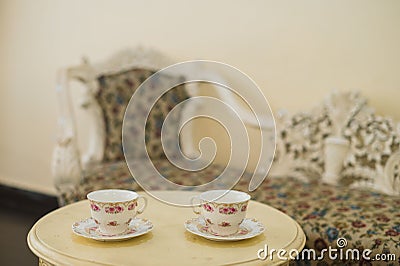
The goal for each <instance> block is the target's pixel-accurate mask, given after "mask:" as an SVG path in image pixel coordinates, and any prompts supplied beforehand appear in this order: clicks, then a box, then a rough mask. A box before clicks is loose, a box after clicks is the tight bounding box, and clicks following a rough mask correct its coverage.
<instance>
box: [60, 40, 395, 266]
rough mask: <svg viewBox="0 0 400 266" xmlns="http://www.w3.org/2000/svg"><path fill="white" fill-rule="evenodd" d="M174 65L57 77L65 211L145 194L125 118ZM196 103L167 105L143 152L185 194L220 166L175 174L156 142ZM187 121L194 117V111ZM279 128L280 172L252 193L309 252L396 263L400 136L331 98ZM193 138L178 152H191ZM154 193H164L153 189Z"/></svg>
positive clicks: (106, 67) (157, 113)
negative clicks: (282, 217)
mask: <svg viewBox="0 0 400 266" xmlns="http://www.w3.org/2000/svg"><path fill="white" fill-rule="evenodd" d="M171 62H172V61H170V60H167V59H166V57H165V56H163V55H161V54H159V53H158V52H156V51H153V50H149V49H143V48H137V49H134V50H129V51H128V50H127V51H124V52H122V53H119V54H117V55H116V56H113V57H111V58H110V59H109V60H107V61H105V62H103V63H101V64H93V65H92V64H90V63H88V61H87V60H85V61H84V62H83V63H82V64H81V65H79V66H76V67H71V68H66V69H63V70H62V71H60V74H59V79H58V87H57V88H58V90H57V92H58V94H59V96H60V97H59V98H60V105H61V106H62V108H61V113H60V128H61V130H60V132H61V134H60V137H59V140H58V142H57V145H56V148H55V151H54V157H53V173H54V178H55V185H56V187H57V190H58V192H59V194H58V197H59V203H60V205H64V204H69V203H71V202H74V201H78V200H82V199H84V198H85V196H86V194H87V193H88V192H90V191H92V190H96V189H101V188H124V189H133V190H141V187H140V186H139V185H138V184H137V183H136V182H135V179H134V178H132V176H131V173H130V171H129V169H128V167H127V165H126V162H125V160H124V156H123V153H122V148H121V128H122V118H123V114H124V110H125V108H126V105H127V103H128V101H129V99H130V96H131V95H132V93H133V92H134V91H135V90H136V89H137V88H138V86H139V85H140V84H141V82H143V81H144V80H145V79H146V78H148V77H149V76H151V75H152V74H153V73H154V72H155V71H156V70H158V69H161V68H163V67H165V66H167V65H169V64H171ZM71 80H78V81H79V82H82V83H83V84H84V85H85V86H86V90H85V94H84V95H85V97H84V99H83V101H82V103H81V107H82V108H83V109H85V110H87V112H88V115H89V116H90V117H91V118H92V120H93V121H92V122H91V124H88V127H90V130H91V131H90V134H91V135H90V140H89V148H88V150H87V151H86V153H83V151H82V150H80V148H79V147H78V144H77V143H78V142H77V138H76V137H77V130H76V127H75V122H74V119H75V118H74V117H73V115H72V114H73V112H72V110H71V104H70V102H69V101H70V98H69V83H70V81H71ZM182 87H184V86H182ZM191 95H193V91H189V90H187V89H185V88H183V89H181V90H178V91H174V92H173V93H172V94H171V95H169V96H166V97H163V98H162V99H161V104H160V106H158V107H156V108H154V109H153V115H151V116H150V118H149V122H148V123H149V128H151V129H152V130H149V131H146V139H149V141H148V142H147V143H146V145H147V148H148V150H149V151H150V157H151V158H152V160H153V163H154V165H155V167H156V168H157V169H158V171H159V172H160V173H162V174H163V175H164V176H166V177H167V178H168V179H169V180H171V181H173V182H175V183H177V184H183V185H198V184H202V183H203V182H206V181H209V180H211V179H213V178H214V177H215V176H218V175H219V174H220V173H221V171H222V170H223V167H222V166H218V165H211V166H210V167H208V168H206V169H205V170H204V171H201V172H195V173H193V172H187V171H183V170H179V169H177V168H176V167H173V166H171V164H170V163H169V161H168V160H166V158H165V156H163V154H162V150H160V149H161V147H160V145H159V141H158V140H157V139H159V132H160V129H161V126H162V121H163V119H164V118H165V116H166V113H168V111H169V110H171V109H172V108H173V107H174V105H175V104H176V103H177V102H180V101H183V100H185V99H187V98H188V97H190V96H191ZM171 99H173V100H171ZM190 108H191V109H190V110H194V109H195V108H194V107H193V106H191V107H190ZM184 115H191V111H188V110H187V112H185V113H182V116H184ZM276 127H277V129H276V136H277V150H276V154H275V158H274V163H273V165H272V168H271V171H270V174H269V177H268V178H267V179H266V180H265V181H264V182H263V183H262V184H261V186H260V187H259V188H258V189H256V190H255V191H253V192H251V196H252V199H254V200H257V201H260V202H263V203H266V204H269V205H271V206H273V207H275V208H278V209H279V210H281V211H282V212H285V213H287V214H288V215H290V216H291V217H293V218H294V219H295V220H296V221H297V222H298V223H299V224H300V225H301V226H302V228H303V230H304V232H305V233H306V236H307V243H306V246H307V247H308V248H315V249H316V250H322V249H324V248H327V246H328V245H330V246H332V247H336V241H337V239H338V238H340V237H344V238H346V240H347V241H348V243H347V246H346V248H357V249H360V250H363V249H366V248H368V249H372V250H373V255H374V254H380V253H394V254H396V255H397V258H400V240H399V239H400V196H399V195H400V181H399V179H400V176H399V172H400V170H399V168H400V167H399V165H400V148H399V147H400V130H399V126H396V124H395V123H394V122H393V121H392V120H391V119H390V118H386V117H380V116H378V115H376V114H375V113H374V111H373V110H372V109H371V108H369V107H368V106H367V104H366V101H365V99H363V98H362V97H361V96H360V95H358V94H357V93H353V92H346V93H333V94H331V95H330V96H329V97H328V98H327V99H326V100H325V101H324V102H323V103H322V104H319V105H316V107H315V108H313V109H312V110H306V111H305V112H302V113H298V114H294V115H285V114H283V113H279V114H278V115H276ZM264 130H266V131H268V130H271V128H264ZM190 137H191V136H190V135H189V136H186V137H185V138H184V139H181V142H183V144H185V145H188V146H190V145H191V144H190V143H189V142H191V140H190ZM192 148H193V147H192ZM193 149H194V148H193ZM188 150H189V152H190V149H188ZM188 150H187V151H188ZM138 160H139V159H138ZM231 171H233V172H232V173H234V172H235V169H232V170H231ZM250 176H251V175H250V174H248V173H245V174H244V175H243V178H242V179H241V180H240V182H239V183H238V184H237V185H236V186H235V189H238V190H243V191H247V189H248V184H249V179H250ZM150 186H151V188H152V189H162V187H159V184H158V183H157V182H154V184H151V185H150ZM373 255H372V256H373ZM299 263H305V262H299ZM329 263H331V264H338V265H343V264H345V263H348V264H352V263H354V262H345V261H336V262H329ZM356 263H357V264H358V262H356ZM360 263H364V264H368V263H370V262H366V261H361V262H360ZM388 263H389V264H390V263H391V264H392V265H397V263H398V262H388Z"/></svg>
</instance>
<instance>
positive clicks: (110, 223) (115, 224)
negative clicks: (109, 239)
mask: <svg viewBox="0 0 400 266" xmlns="http://www.w3.org/2000/svg"><path fill="white" fill-rule="evenodd" d="M107 225H110V226H117V225H119V224H118V222H117V221H110V222H108V223H107Z"/></svg>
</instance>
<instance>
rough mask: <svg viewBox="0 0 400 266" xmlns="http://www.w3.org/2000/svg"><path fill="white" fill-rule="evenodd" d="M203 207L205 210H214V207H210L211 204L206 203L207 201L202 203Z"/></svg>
mask: <svg viewBox="0 0 400 266" xmlns="http://www.w3.org/2000/svg"><path fill="white" fill-rule="evenodd" d="M203 208H204V210H206V211H208V212H213V211H214V208H213V207H211V205H210V204H208V203H205V204H203Z"/></svg>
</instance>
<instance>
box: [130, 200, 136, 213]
mask: <svg viewBox="0 0 400 266" xmlns="http://www.w3.org/2000/svg"><path fill="white" fill-rule="evenodd" d="M137 205H138V203H137V201H135V202H133V203H131V204H129V205H128V211H131V210H133V209H134V208H135V207H136V206H137Z"/></svg>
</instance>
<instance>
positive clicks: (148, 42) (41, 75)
mask: <svg viewBox="0 0 400 266" xmlns="http://www.w3.org/2000/svg"><path fill="white" fill-rule="evenodd" d="M399 14H400V2H399V1H397V0H392V1H391V0H387V1H375V0H359V1H358V0H356V1H347V0H339V1H320V0H315V1H313V0H303V1H286V0H284V1H264V0H260V1H250V2H249V1H234V2H233V1H208V0H207V1H201V2H198V1H190V2H189V1H179V0H169V1H152V0H148V1H131V0H126V1H123V0H118V1H103V0H85V1H82V0H36V1H24V0H0V43H1V45H0V58H1V64H0V110H1V112H0V127H1V131H0V184H5V185H8V186H12V187H18V188H23V189H27V190H31V191H36V192H40V193H45V194H49V195H53V194H54V193H55V189H54V188H53V184H52V178H51V171H50V161H51V155H52V150H53V147H54V144H55V141H56V135H57V114H58V111H57V110H58V109H57V107H58V102H57V99H56V94H55V81H56V73H57V70H59V69H60V68H62V67H66V66H70V65H76V64H79V63H80V62H81V58H82V56H87V57H88V58H89V59H90V61H91V62H96V61H99V60H103V59H105V58H107V57H108V56H110V55H112V54H113V53H115V52H116V51H118V50H120V49H122V48H126V47H132V46H137V45H142V46H149V47H152V48H155V49H157V50H160V51H161V52H163V53H165V54H167V55H168V56H170V57H172V58H173V59H175V60H176V61H177V62H178V61H183V60H190V59H210V60H216V61H221V62H224V63H227V64H230V65H232V66H235V67H237V68H238V69H240V70H242V71H243V72H245V73H246V74H248V75H249V76H250V77H251V78H252V79H253V80H254V81H255V82H256V83H257V84H258V85H259V86H260V88H261V89H262V91H263V92H264V94H265V95H266V96H267V98H268V100H269V102H270V105H271V107H272V109H273V110H274V111H276V110H278V109H281V108H284V109H287V110H288V111H289V112H294V111H298V110H308V109H309V108H311V106H313V105H315V104H316V103H318V102H320V101H321V100H323V98H324V97H325V96H326V95H327V94H328V93H329V92H331V91H332V90H333V89H337V90H349V89H357V90H359V91H361V92H362V93H363V94H364V95H365V96H366V97H367V98H368V99H369V100H370V105H371V106H373V107H375V108H376V110H377V112H378V113H380V114H385V115H390V116H392V117H394V118H395V119H397V120H399V119H400V111H399V107H398V106H399V99H400V73H399V71H400V52H399V47H400V31H399V28H400V16H399Z"/></svg>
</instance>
